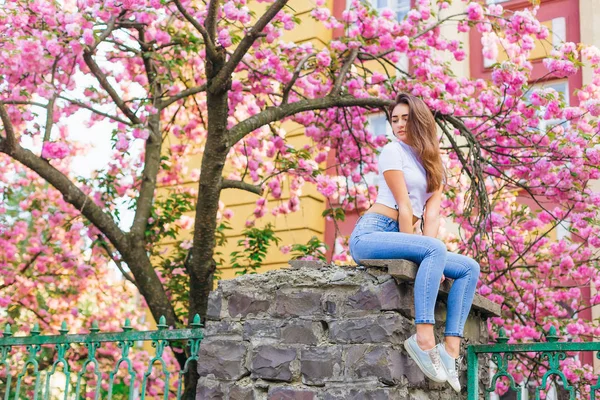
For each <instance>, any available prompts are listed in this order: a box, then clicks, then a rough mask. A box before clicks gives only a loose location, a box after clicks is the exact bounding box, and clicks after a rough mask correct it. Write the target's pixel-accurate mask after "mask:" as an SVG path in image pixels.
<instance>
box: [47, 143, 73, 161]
mask: <svg viewBox="0 0 600 400" xmlns="http://www.w3.org/2000/svg"><path fill="white" fill-rule="evenodd" d="M68 155H69V147H68V146H67V145H66V144H65V143H62V142H45V143H44V146H43V147H42V158H45V159H47V160H49V159H63V158H65V157H66V156H68Z"/></svg>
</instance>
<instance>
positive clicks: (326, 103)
mask: <svg viewBox="0 0 600 400" xmlns="http://www.w3.org/2000/svg"><path fill="white" fill-rule="evenodd" d="M393 103H394V101H393V100H387V99H383V98H378V97H366V98H356V97H352V96H327V97H322V98H318V99H310V100H300V101H296V102H294V103H288V104H283V105H281V106H279V107H268V108H267V109H265V110H264V111H262V112H260V113H258V114H256V115H253V116H252V117H250V118H248V119H246V120H244V121H242V122H240V123H239V124H237V125H236V126H234V127H233V128H231V130H230V131H229V134H230V138H231V142H230V143H231V144H232V145H233V144H235V143H237V142H239V141H240V140H242V139H243V138H244V136H246V135H247V134H249V133H250V132H252V131H254V130H256V129H258V128H260V127H262V126H264V125H267V124H269V123H271V122H275V121H278V120H281V119H283V118H285V117H289V116H291V115H294V114H298V113H301V112H304V111H312V110H322V109H325V108H330V107H352V106H356V107H365V108H369V107H372V108H382V107H388V106H390V105H392V104H393Z"/></svg>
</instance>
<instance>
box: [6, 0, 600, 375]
mask: <svg viewBox="0 0 600 400" xmlns="http://www.w3.org/2000/svg"><path fill="white" fill-rule="evenodd" d="M261 3H263V4H258V5H257V4H252V5H250V4H248V3H247V2H246V1H245V0H235V1H219V0H210V1H208V2H206V3H205V2H201V1H194V0H162V1H159V0H121V1H114V0H107V1H104V2H102V3H101V4H99V3H98V2H96V1H94V0H77V1H75V0H71V1H52V0H51V1H41V0H19V1H16V0H5V1H4V2H3V7H2V9H1V10H0V40H1V43H2V46H0V60H1V61H2V62H1V63H0V119H1V121H2V130H1V131H0V132H1V136H0V153H1V154H2V159H1V160H2V164H3V165H5V166H9V165H13V164H14V165H22V166H25V167H27V169H26V170H22V169H20V168H21V167H19V168H17V167H11V168H12V169H9V170H11V171H15V172H10V173H5V174H4V175H3V176H2V181H3V182H10V184H11V185H17V186H21V187H27V185H28V184H29V182H32V179H33V177H34V176H36V177H39V179H41V180H42V181H45V182H47V184H49V185H51V186H52V188H53V189H52V191H51V192H52V193H53V194H54V195H53V196H48V197H44V196H41V195H40V194H39V193H38V191H39V190H41V189H38V190H36V191H22V190H21V191H20V192H19V193H22V194H26V195H27V199H24V200H23V202H24V203H23V210H24V212H31V213H32V218H39V216H35V215H33V211H31V210H34V209H35V208H34V207H33V202H34V200H35V201H37V202H48V203H49V204H53V205H52V207H55V209H56V211H55V212H53V213H54V215H59V214H60V215H63V216H61V217H58V216H57V217H56V222H54V225H52V226H51V227H56V226H68V224H69V223H72V224H79V225H81V224H83V226H79V225H78V227H77V229H75V230H76V231H78V232H79V230H80V229H82V230H83V232H85V233H84V234H85V235H87V237H89V238H90V239H91V240H92V241H93V246H91V248H92V250H91V251H92V253H93V254H96V255H98V257H99V254H104V255H106V256H107V257H109V258H110V259H112V260H113V261H114V263H115V265H117V266H118V267H119V268H121V269H122V271H123V275H124V276H125V277H126V278H127V279H128V280H129V281H130V282H131V283H132V284H133V285H135V287H136V289H137V290H138V291H139V293H140V294H141V295H142V296H143V298H144V299H145V302H146V303H147V305H148V307H149V309H150V311H151V312H152V314H153V315H154V317H155V318H156V319H158V317H159V316H161V315H164V316H165V317H166V319H167V323H168V324H169V325H177V324H182V323H185V321H186V319H187V320H191V318H189V317H190V316H193V315H194V314H196V313H199V314H200V315H204V314H205V312H206V306H207V298H208V293H209V291H210V289H211V287H212V282H213V276H214V273H215V270H216V266H217V264H218V263H219V262H220V261H219V259H220V255H218V254H215V248H216V246H217V244H219V243H220V242H222V241H223V240H225V239H224V236H223V232H224V230H225V229H226V228H227V220H228V219H229V218H230V217H231V210H227V209H225V208H224V206H223V203H222V202H221V201H220V197H221V192H222V191H223V190H245V191H248V192H251V193H254V194H255V195H256V196H257V201H256V209H255V210H254V213H253V215H252V216H251V217H250V218H249V220H248V222H247V225H248V227H249V229H251V228H252V227H254V226H255V223H256V221H259V220H260V218H261V217H263V216H264V215H265V214H266V213H272V214H274V215H280V214H286V213H290V212H294V211H296V210H298V208H299V195H300V193H301V190H302V188H303V186H304V185H305V184H313V185H316V187H317V189H318V190H319V191H320V192H321V193H322V194H323V195H324V196H325V197H326V198H327V199H328V204H329V205H330V209H329V210H328V211H327V218H333V219H335V218H343V215H344V213H345V212H347V211H349V210H353V209H356V208H359V209H365V208H366V207H368V205H369V204H370V203H372V202H373V200H374V195H375V193H376V188H375V187H373V186H372V185H369V184H367V181H366V180H365V179H364V175H365V174H367V173H369V172H373V171H376V169H377V166H376V156H377V153H378V149H380V148H381V147H382V146H383V145H384V144H385V143H386V142H387V138H385V137H382V136H376V135H374V134H373V132H371V131H370V128H369V126H368V124H367V120H368V116H369V114H370V113H372V112H374V111H379V110H382V109H384V108H385V107H386V106H388V105H390V104H391V103H392V99H393V98H394V96H395V94H396V93H399V92H409V93H412V94H415V95H417V96H420V97H422V98H423V99H424V100H425V101H426V102H427V104H428V105H429V106H430V108H431V109H432V112H433V113H434V116H435V118H436V121H437V123H438V125H439V127H440V135H441V143H442V146H443V147H444V160H445V164H446V166H447V171H448V179H447V191H446V194H445V199H444V205H443V212H444V215H445V216H446V217H447V218H449V219H452V220H453V221H455V222H456V223H458V224H459V226H460V229H459V232H460V235H459V237H456V238H454V237H448V238H447V240H448V243H449V246H450V247H451V248H452V249H455V250H457V251H460V252H463V253H467V254H471V255H473V256H475V257H476V258H477V259H478V260H479V261H480V262H481V264H482V267H483V271H484V273H483V274H482V282H481V286H480V288H479V291H480V293H481V294H482V295H486V296H488V297H490V298H491V299H493V300H495V301H498V302H500V303H502V304H503V310H504V313H505V314H504V316H503V318H500V319H496V320H494V321H493V322H492V323H493V325H495V326H497V325H501V326H504V327H505V328H506V329H507V330H508V331H509V332H510V334H511V338H512V339H513V340H527V339H538V338H539V337H540V335H541V333H542V332H543V330H544V329H547V328H548V327H549V326H550V325H555V326H556V327H557V328H559V330H560V332H561V334H564V335H571V336H572V337H574V338H576V339H577V340H584V339H588V338H594V337H596V336H597V335H598V334H599V333H600V331H599V329H600V328H599V327H598V325H597V323H596V322H595V321H585V320H582V319H580V318H577V317H576V315H577V312H578V311H580V310H582V309H583V308H585V307H590V306H591V305H593V304H596V303H598V300H599V299H598V298H593V299H591V300H590V301H589V302H587V303H585V304H582V302H581V290H580V288H581V287H590V285H594V286H596V287H597V285H598V284H599V283H600V282H598V279H599V278H598V274H597V271H598V264H597V257H596V249H597V248H598V247H599V246H600V241H599V240H598V231H599V227H598V215H597V209H598V203H599V202H600V197H599V196H598V194H597V193H596V192H594V191H593V190H592V189H591V186H590V185H591V183H592V182H593V181H594V180H596V179H598V177H599V174H600V172H599V170H598V166H599V164H600V153H599V148H598V142H599V139H598V135H597V134H596V132H597V129H598V128H597V120H596V118H597V116H598V115H599V114H600V106H599V104H600V103H599V99H600V91H599V90H598V85H600V77H599V74H600V52H599V51H598V50H597V49H596V48H594V47H577V46H575V45H574V44H572V43H564V44H562V45H561V46H560V47H558V48H556V49H555V50H554V51H553V53H552V54H551V56H550V57H548V58H547V59H546V60H545V66H546V67H547V69H548V75H547V76H546V77H545V78H547V79H549V78H551V77H567V76H571V75H573V74H575V73H578V71H579V70H580V68H581V67H582V65H583V64H582V63H583V62H585V63H587V65H588V66H589V67H591V68H593V69H594V78H593V82H592V83H590V84H589V85H587V86H586V87H584V88H582V89H581V90H580V91H579V92H578V98H579V104H578V105H574V106H571V107H567V106H566V105H565V101H564V99H562V98H561V97H560V96H559V94H558V93H557V92H556V91H554V90H551V89H543V88H542V89H536V88H534V87H533V85H532V82H530V80H531V78H530V77H531V71H532V69H533V66H532V64H531V62H530V61H528V55H529V54H530V52H531V51H532V50H533V48H534V43H535V40H536V39H539V40H543V39H545V38H546V37H547V36H548V31H547V29H546V28H545V27H544V26H543V25H542V24H540V23H539V21H538V20H537V19H536V17H535V14H536V8H535V7H534V8H533V9H531V10H522V11H517V12H506V11H504V10H503V9H502V7H501V6H500V5H489V6H487V7H484V6H482V5H481V4H479V3H477V2H470V1H467V2H466V3H465V5H464V10H461V11H457V12H450V11H449V6H450V2H449V1H442V0H440V1H429V0H418V1H417V2H416V4H415V7H414V9H412V10H411V11H410V12H409V13H408V15H407V16H406V18H405V19H404V20H402V21H397V20H396V16H395V13H393V12H392V11H391V10H383V11H382V12H381V13H380V14H379V13H377V12H375V11H374V10H372V9H370V8H369V7H368V6H367V5H366V4H363V3H361V2H359V1H354V2H352V4H351V6H350V7H349V9H348V10H346V11H344V12H343V13H342V15H341V16H338V17H337V18H336V17H334V16H332V15H331V12H330V10H329V9H328V8H326V7H325V4H324V1H323V0H317V2H316V5H315V7H314V9H313V10H312V12H311V18H314V19H316V20H317V22H318V23H321V24H323V25H324V26H325V27H327V28H329V29H335V30H336V31H343V34H341V35H340V36H339V37H335V38H334V39H333V40H332V41H331V42H330V43H327V44H325V45H322V46H317V45H316V44H313V43H302V44H296V43H288V42H284V41H283V40H282V35H283V33H284V32H285V31H286V30H293V29H301V25H300V26H299V25H298V24H299V20H298V19H297V17H296V16H295V15H294V11H293V9H292V8H291V7H289V6H288V4H287V0H269V1H264V2H261ZM444 25H449V26H453V27H457V31H458V32H457V33H464V32H468V31H469V30H471V29H476V30H477V31H479V32H480V33H481V35H482V44H483V50H484V55H485V56H486V57H487V58H489V59H495V58H496V57H497V55H498V52H499V50H502V51H503V52H505V53H506V54H507V55H508V59H507V60H506V61H503V62H500V63H497V64H496V65H494V66H493V68H492V69H493V73H492V80H491V81H484V80H481V79H470V78H460V77H457V76H456V75H455V73H454V72H453V71H452V68H451V64H450V62H449V61H447V60H448V58H452V59H454V60H457V61H461V60H464V58H465V57H466V54H465V50H464V48H463V43H462V42H461V41H460V40H458V39H453V38H447V37H445V36H444V35H443V34H442V27H443V26H444ZM403 59H405V60H409V65H410V68H407V69H406V68H403V67H402V66H401V65H402V64H403V63H401V62H400V61H401V60H403ZM82 113H83V114H84V115H86V118H87V120H88V124H89V126H93V125H95V124H100V123H109V124H110V126H111V128H110V129H112V138H111V143H112V146H113V150H114V154H113V155H112V158H111V160H110V161H109V162H108V165H107V166H106V168H103V169H102V170H99V171H96V173H95V174H94V175H93V177H91V178H82V177H78V176H77V173H76V171H70V170H68V169H66V168H64V165H63V164H62V162H63V161H62V160H65V159H66V158H68V157H71V156H73V155H75V154H78V153H80V152H81V149H80V146H78V145H77V143H76V141H74V140H73V139H72V135H71V134H70V132H69V131H70V130H72V129H75V127H74V126H72V124H70V121H72V120H73V119H72V118H73V116H74V115H75V114H77V115H82ZM290 120H291V121H294V122H295V123H297V124H300V125H301V126H303V127H304V130H305V134H306V136H307V137H308V138H309V139H310V140H311V141H312V145H310V146H306V147H303V148H295V147H293V146H292V145H291V144H290V142H289V141H288V140H287V139H286V132H285V130H284V128H283V123H284V122H286V121H290ZM557 121H558V122H557ZM541 122H545V123H546V124H545V125H544V126H545V128H543V129H540V128H539V127H540V126H541ZM76 129H85V128H83V127H77V128H76ZM140 148H141V151H139V149H140ZM329 154H333V155H334V159H335V161H334V162H333V163H329V164H327V163H326V161H327V158H328V155H329ZM198 158H201V160H202V161H201V168H200V170H193V169H190V168H189V162H190V160H194V159H198ZM17 171H22V172H17ZM18 174H25V175H24V176H29V177H31V178H29V179H18V178H17V175H18ZM36 179H38V178H36ZM190 180H191V181H193V182H195V187H190V185H189V184H187V183H189V181H190ZM36 182H38V181H37V180H36ZM44 185H45V184H40V186H39V187H40V188H42V187H45V186H44ZM284 191H286V192H287V193H286V196H284ZM58 193H60V196H62V198H60V197H58V196H57V195H58ZM3 194H4V196H10V193H9V192H7V187H5V188H4V192H3ZM287 194H289V195H287ZM283 198H285V199H286V200H282V199H283ZM118 204H122V205H123V206H126V207H128V208H129V209H130V210H131V211H132V213H133V221H132V222H131V224H130V226H128V227H124V226H123V224H122V222H121V220H120V218H121V217H120V207H119V206H118ZM43 207H44V209H46V210H47V209H48V208H47V207H50V206H43ZM21 218H22V216H21V215H18V214H15V216H14V217H13V218H11V219H7V220H5V221H4V224H5V225H4V226H3V229H4V230H5V232H4V233H5V235H6V237H9V238H14V237H17V236H18V233H19V230H22V229H23V227H22V224H20V222H19V221H20V220H21ZM70 220H73V222H68V223H67V221H70ZM561 224H562V225H564V226H568V229H569V231H570V233H571V236H570V237H565V238H563V239H561V240H551V234H552V232H554V231H556V229H557V227H558V226H561ZM257 225H258V224H257ZM181 229H192V234H191V237H190V238H182V237H181V235H180V230H181ZM51 231H53V229H51ZM71 231H73V229H71V230H69V229H65V232H64V235H67V234H72V235H80V234H81V233H77V234H75V233H69V232H71ZM167 237H173V238H176V239H178V240H179V246H177V247H176V248H175V249H169V250H165V249H162V248H161V247H160V246H158V245H157V244H158V243H160V242H161V240H163V239H165V238H167ZM186 239H187V240H186ZM11 240H13V242H11V243H12V245H13V246H14V239H11ZM39 240H44V239H39V238H38V241H39ZM9 242H10V240H9ZM35 243H37V242H36V241H34V246H35ZM72 243H73V242H70V241H67V240H64V241H63V240H61V241H59V242H57V244H56V247H55V248H53V249H52V251H53V252H55V253H57V256H56V257H66V256H65V255H60V254H71V253H73V252H75V251H76V250H75V249H74V248H70V247H69V246H72ZM38 245H39V246H48V245H49V244H48V243H42V242H40V243H38ZM13 248H14V249H15V251H17V252H22V251H23V249H22V248H19V247H18V246H16V247H13ZM311 248H315V246H312V247H311ZM11 254H14V252H12V253H11ZM31 254H32V253H30V255H29V256H28V257H25V258H24V259H23V260H21V261H19V262H15V261H14V260H13V259H9V260H4V259H3V260H0V261H1V262H2V264H0V265H2V268H5V269H11V274H12V276H16V275H18V274H19V272H20V270H19V268H21V269H23V268H25V267H26V265H27V263H28V262H30V261H31ZM33 254H35V252H34V253H33ZM225 256H226V255H225ZM12 257H13V258H14V255H13V256H12ZM78 257H81V255H79V256H78ZM343 257H344V256H343V255H342V256H338V259H339V260H343ZM238 258H239V257H238ZM236 259H237V258H236ZM98 260H99V259H95V263H99V261H98ZM35 262H36V264H37V263H39V264H40V265H39V266H38V267H37V268H38V269H39V268H46V269H47V271H48V272H49V273H57V274H58V273H59V272H58V270H57V269H56V268H55V266H53V265H51V264H50V261H47V260H36V261H35ZM42 265H43V266H42ZM89 267H90V268H91V269H94V268H96V267H95V264H93V265H90V266H89ZM98 268H100V267H99V266H98ZM567 280H568V281H570V282H574V284H573V285H571V287H562V286H561V285H560V283H561V282H565V281H567ZM4 285H6V283H4ZM6 293H8V292H2V296H0V298H1V299H2V301H3V302H4V303H5V304H9V303H11V302H13V301H14V300H15V299H13V297H12V296H10V295H7V294H6ZM494 328H495V327H494ZM571 364H573V365H570V366H569V365H567V366H566V368H567V369H568V370H569V371H572V373H573V374H574V376H573V378H574V379H581V378H583V376H584V373H586V372H589V371H590V369H589V368H590V367H589V366H587V367H581V368H580V366H578V365H575V364H574V362H571ZM515 368H516V371H521V372H522V371H524V370H523V367H522V365H520V364H518V365H516V366H515ZM582 371H583V372H582Z"/></svg>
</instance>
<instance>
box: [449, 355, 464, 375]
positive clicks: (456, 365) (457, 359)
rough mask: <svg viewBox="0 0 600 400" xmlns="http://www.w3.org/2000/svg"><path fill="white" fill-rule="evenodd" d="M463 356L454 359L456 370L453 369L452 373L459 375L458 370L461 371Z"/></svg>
mask: <svg viewBox="0 0 600 400" xmlns="http://www.w3.org/2000/svg"><path fill="white" fill-rule="evenodd" d="M462 360H463V358H462V357H458V358H455V359H454V371H451V373H452V375H456V377H458V371H460V366H461V363H462Z"/></svg>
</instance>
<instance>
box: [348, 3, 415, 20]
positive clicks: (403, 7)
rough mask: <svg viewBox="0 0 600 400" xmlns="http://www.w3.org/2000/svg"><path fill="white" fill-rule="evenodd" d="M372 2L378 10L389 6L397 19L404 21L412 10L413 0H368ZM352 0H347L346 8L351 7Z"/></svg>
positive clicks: (372, 5)
mask: <svg viewBox="0 0 600 400" xmlns="http://www.w3.org/2000/svg"><path fill="white" fill-rule="evenodd" d="M367 1H368V2H370V3H371V7H373V8H374V9H376V10H377V11H381V10H383V9H384V8H389V9H390V10H392V11H394V13H395V14H396V19H397V20H398V21H402V20H403V19H404V17H406V14H408V12H409V11H410V7H411V1H412V0H367ZM351 3H352V0H346V10H348V9H349V8H350V4H351Z"/></svg>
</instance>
